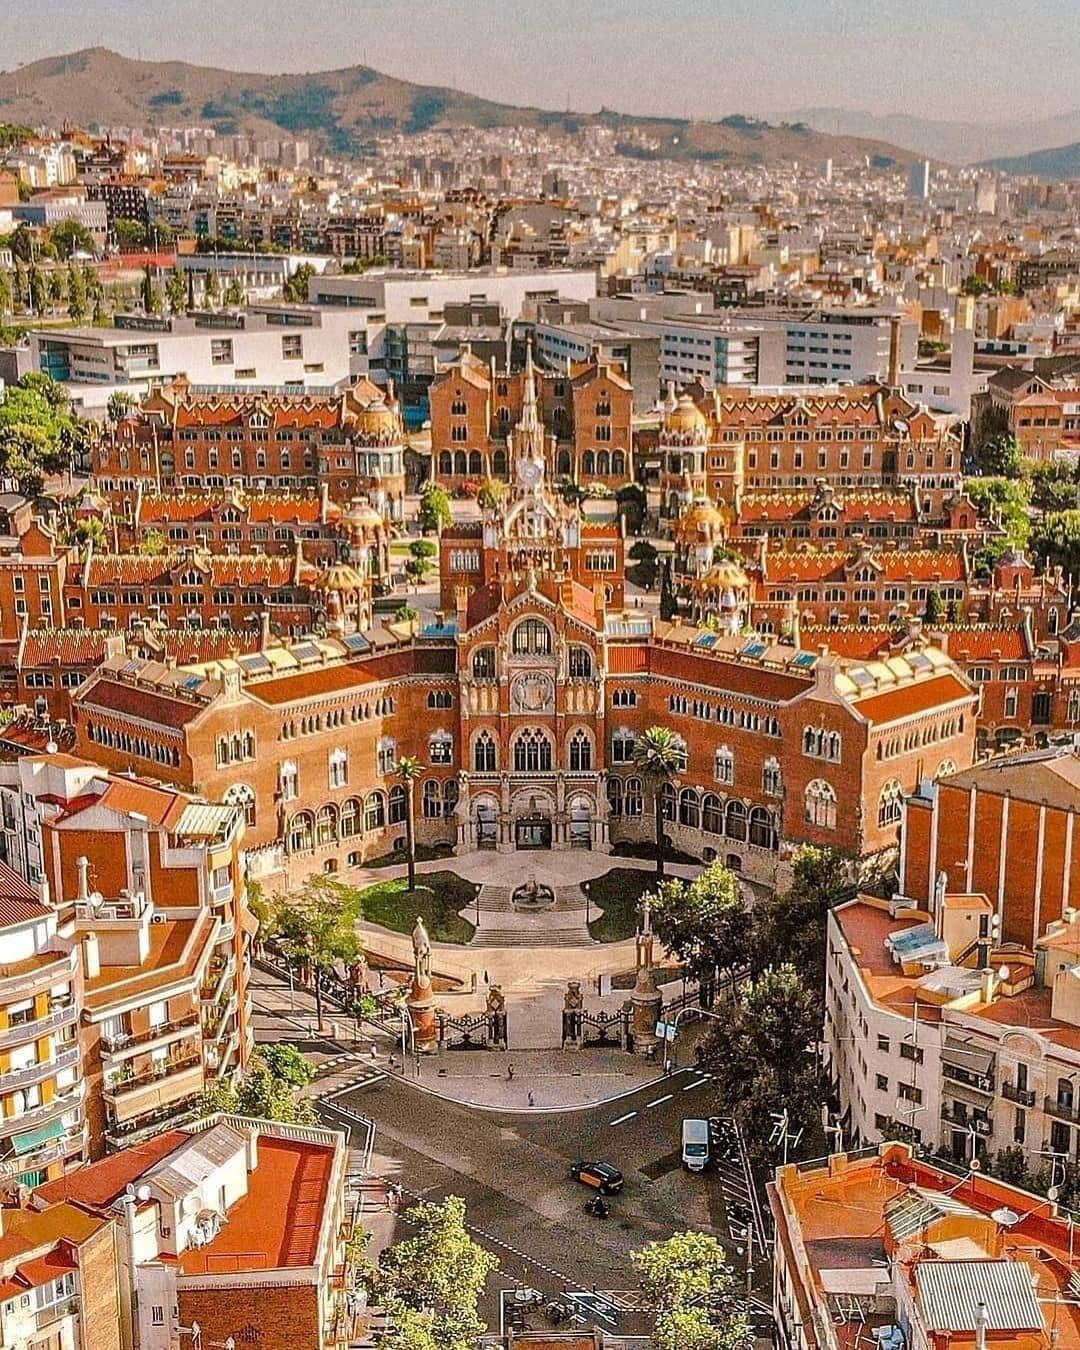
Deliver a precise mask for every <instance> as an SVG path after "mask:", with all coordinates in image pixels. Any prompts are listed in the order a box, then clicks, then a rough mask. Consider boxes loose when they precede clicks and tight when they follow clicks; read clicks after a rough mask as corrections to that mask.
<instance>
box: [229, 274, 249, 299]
mask: <svg viewBox="0 0 1080 1350" xmlns="http://www.w3.org/2000/svg"><path fill="white" fill-rule="evenodd" d="M245 298H246V297H245V295H244V288H243V286H242V285H241V284H240V278H239V277H233V279H232V280H231V281H230V282H229V284H228V285H227V286H226V287H225V303H226V304H227V305H234V306H235V305H242V304H243V303H244V300H245Z"/></svg>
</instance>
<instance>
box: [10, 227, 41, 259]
mask: <svg viewBox="0 0 1080 1350" xmlns="http://www.w3.org/2000/svg"><path fill="white" fill-rule="evenodd" d="M8 242H9V247H10V248H11V252H12V256H13V257H15V258H17V259H18V260H19V262H24V263H32V262H33V261H34V253H35V250H36V248H37V244H36V243H35V241H34V232H33V230H32V229H31V228H30V226H29V225H27V223H26V222H25V221H23V222H22V223H21V224H20V225H16V226H15V228H14V230H12V232H11V238H10V240H9V241H8Z"/></svg>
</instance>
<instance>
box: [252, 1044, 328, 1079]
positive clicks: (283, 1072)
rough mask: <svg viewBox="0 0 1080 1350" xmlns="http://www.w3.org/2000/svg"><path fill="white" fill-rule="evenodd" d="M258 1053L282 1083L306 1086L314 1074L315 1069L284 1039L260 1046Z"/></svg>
mask: <svg viewBox="0 0 1080 1350" xmlns="http://www.w3.org/2000/svg"><path fill="white" fill-rule="evenodd" d="M259 1055H260V1056H261V1057H262V1059H263V1061H264V1062H265V1063H266V1065H267V1066H268V1067H269V1068H270V1070H271V1071H272V1072H273V1074H274V1076H275V1077H276V1078H280V1079H281V1081H282V1082H283V1083H288V1085H289V1086H290V1087H293V1088H302V1087H307V1085H308V1083H310V1082H311V1080H312V1078H313V1077H314V1076H315V1070H314V1069H313V1068H312V1067H311V1064H310V1063H309V1062H308V1061H307V1060H306V1059H305V1058H304V1056H303V1055H302V1054H301V1053H300V1051H299V1050H297V1048H296V1046H295V1045H289V1044H288V1043H287V1042H285V1041H279V1042H278V1043H277V1044H275V1045H264V1046H262V1047H261V1048H260V1050H259Z"/></svg>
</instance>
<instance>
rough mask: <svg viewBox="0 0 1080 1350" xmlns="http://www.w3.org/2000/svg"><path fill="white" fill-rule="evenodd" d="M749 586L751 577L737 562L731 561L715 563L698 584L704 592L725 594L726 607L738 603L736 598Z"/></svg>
mask: <svg viewBox="0 0 1080 1350" xmlns="http://www.w3.org/2000/svg"><path fill="white" fill-rule="evenodd" d="M749 585H750V579H749V577H748V576H747V575H746V573H745V572H744V571H743V569H742V568H741V567H740V566H739V564H738V563H737V562H732V561H731V560H730V559H727V560H725V561H724V562H718V563H714V564H713V566H712V567H710V568H709V570H708V571H707V572H706V573H705V575H704V576H702V577H701V578H700V579H699V580H698V582H697V586H698V587H699V588H700V589H701V590H703V591H721V592H723V593H724V594H723V603H724V605H725V606H731V605H734V604H735V603H737V601H736V597H737V596H738V594H739V592H740V591H745V590H746V589H747V587H748V586H749Z"/></svg>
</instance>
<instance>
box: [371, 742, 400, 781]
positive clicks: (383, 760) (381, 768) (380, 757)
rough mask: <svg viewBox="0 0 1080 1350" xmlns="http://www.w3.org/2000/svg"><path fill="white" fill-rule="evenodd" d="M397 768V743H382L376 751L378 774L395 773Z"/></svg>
mask: <svg viewBox="0 0 1080 1350" xmlns="http://www.w3.org/2000/svg"><path fill="white" fill-rule="evenodd" d="M396 766H397V742H396V741H388V740H387V741H380V742H379V744H378V747H377V749H376V751H375V767H376V771H377V772H378V773H393V772H394V769H395V768H396Z"/></svg>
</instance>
